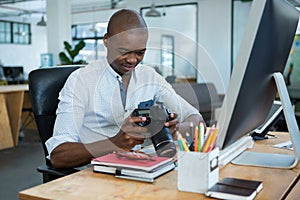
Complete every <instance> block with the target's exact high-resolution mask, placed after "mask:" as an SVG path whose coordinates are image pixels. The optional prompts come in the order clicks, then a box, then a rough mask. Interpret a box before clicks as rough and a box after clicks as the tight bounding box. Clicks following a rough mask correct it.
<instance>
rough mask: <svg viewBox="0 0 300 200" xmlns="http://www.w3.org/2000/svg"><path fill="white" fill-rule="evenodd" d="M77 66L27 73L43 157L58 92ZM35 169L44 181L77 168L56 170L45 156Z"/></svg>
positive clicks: (52, 125)
mask: <svg viewBox="0 0 300 200" xmlns="http://www.w3.org/2000/svg"><path fill="white" fill-rule="evenodd" d="M78 68H79V66H72V67H70V66H68V67H64V66H61V67H53V68H43V69H37V70H34V71H32V72H30V74H29V77H28V80H29V94H30V99H31V103H32V110H33V113H34V117H35V122H36V125H37V129H38V132H39V136H40V140H41V143H42V145H43V150H44V154H45V158H46V156H48V151H47V148H46V146H45V142H46V141H47V140H48V139H49V138H50V137H51V136H52V134H53V127H54V122H55V119H56V109H57V106H58V101H59V100H58V95H59V92H60V90H61V89H62V87H63V86H64V84H65V81H66V80H67V78H68V77H69V75H70V74H71V73H72V72H73V71H74V70H76V69H78ZM37 171H38V172H41V173H42V174H43V182H44V183H45V182H48V181H51V180H54V179H56V178H59V177H62V176H65V175H68V174H71V173H74V172H76V171H78V170H76V169H65V170H56V169H54V168H53V167H52V166H51V163H50V160H48V159H47V158H46V163H45V165H41V166H39V167H38V168H37Z"/></svg>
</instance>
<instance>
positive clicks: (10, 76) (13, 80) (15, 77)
mask: <svg viewBox="0 0 300 200" xmlns="http://www.w3.org/2000/svg"><path fill="white" fill-rule="evenodd" d="M2 68H3V72H4V76H5V78H6V81H7V83H8V84H22V83H23V82H24V68H23V67H22V66H4V67H2Z"/></svg>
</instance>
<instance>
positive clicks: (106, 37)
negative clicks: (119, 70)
mask: <svg viewBox="0 0 300 200" xmlns="http://www.w3.org/2000/svg"><path fill="white" fill-rule="evenodd" d="M108 38H109V37H108V34H107V33H105V34H104V37H103V44H104V46H105V47H107V42H108Z"/></svg>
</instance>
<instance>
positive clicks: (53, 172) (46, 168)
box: [37, 165, 79, 176]
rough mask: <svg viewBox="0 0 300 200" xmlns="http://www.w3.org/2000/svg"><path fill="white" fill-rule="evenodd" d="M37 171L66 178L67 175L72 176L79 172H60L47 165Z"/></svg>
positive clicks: (74, 170) (65, 170)
mask: <svg viewBox="0 0 300 200" xmlns="http://www.w3.org/2000/svg"><path fill="white" fill-rule="evenodd" d="M37 171H38V172H40V173H43V174H47V175H54V176H66V175H69V174H72V173H74V172H78V171H79V170H77V169H73V168H72V169H62V170H58V169H54V168H52V167H50V166H47V165H40V166H38V167H37Z"/></svg>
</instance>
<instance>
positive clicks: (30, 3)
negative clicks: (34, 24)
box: [0, 0, 125, 18]
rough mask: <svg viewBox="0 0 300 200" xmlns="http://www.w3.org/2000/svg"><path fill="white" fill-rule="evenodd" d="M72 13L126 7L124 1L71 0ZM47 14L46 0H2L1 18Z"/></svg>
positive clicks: (0, 4)
mask: <svg viewBox="0 0 300 200" xmlns="http://www.w3.org/2000/svg"><path fill="white" fill-rule="evenodd" d="M71 5H72V13H83V12H90V11H95V10H102V9H110V8H113V7H124V6H125V1H124V0H71ZM36 13H38V14H45V13H46V0H11V1H9V0H0V18H5V17H13V16H22V15H32V14H36Z"/></svg>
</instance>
